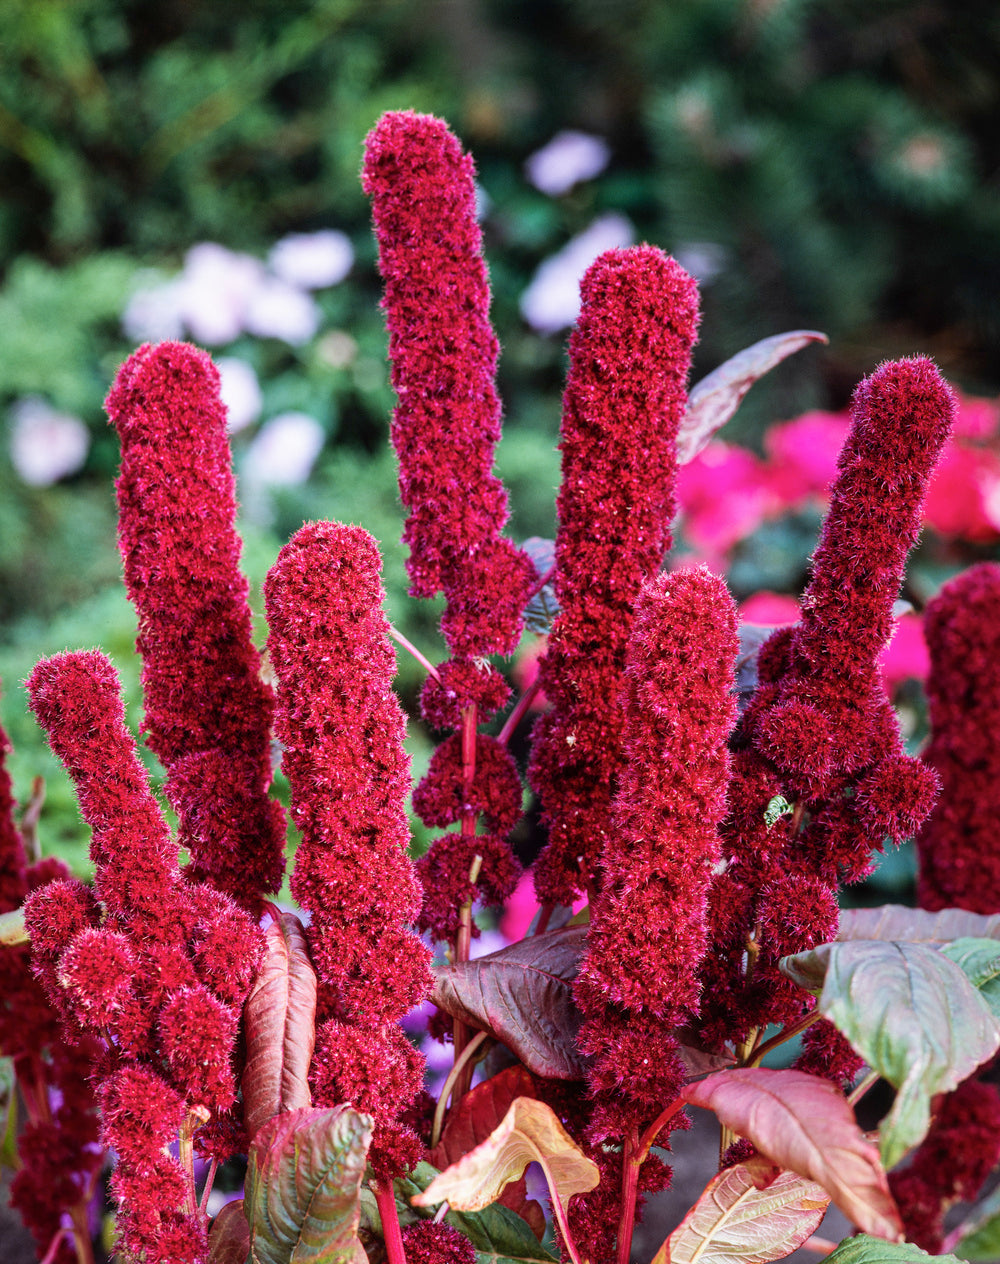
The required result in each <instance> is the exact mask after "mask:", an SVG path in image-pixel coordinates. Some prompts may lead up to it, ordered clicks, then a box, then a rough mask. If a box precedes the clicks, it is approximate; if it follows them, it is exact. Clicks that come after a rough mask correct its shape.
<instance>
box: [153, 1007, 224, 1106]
mask: <svg viewBox="0 0 1000 1264" xmlns="http://www.w3.org/2000/svg"><path fill="white" fill-rule="evenodd" d="M238 1021H239V1013H238V1012H237V1011H236V1010H233V1009H231V1008H230V1007H229V1006H228V1005H223V1003H222V1002H221V1001H220V1000H219V999H218V998H217V997H215V996H213V995H212V993H211V992H210V991H209V990H208V988H206V987H203V986H202V985H201V984H195V985H194V986H193V987H186V988H181V989H180V990H179V991H177V992H175V993H174V994H173V995H172V996H171V997H170V998H169V1000H168V1001H167V1002H166V1004H165V1005H164V1006H163V1008H162V1009H161V1010H160V1018H159V1036H160V1049H161V1051H162V1054H163V1057H164V1059H165V1061H166V1064H167V1066H168V1067H169V1068H170V1074H171V1075H172V1077H173V1079H174V1083H175V1084H176V1085H177V1086H178V1087H180V1088H183V1090H184V1093H185V1096H186V1097H187V1098H188V1099H189V1100H190V1101H192V1102H194V1103H195V1104H196V1105H200V1106H206V1107H208V1109H209V1110H225V1109H226V1107H228V1106H230V1105H231V1104H232V1102H233V1100H234V1099H235V1097H236V1081H235V1078H234V1076H233V1067H232V1063H231V1061H230V1051H231V1050H232V1047H233V1043H234V1041H235V1038H236V1025H237V1023H238Z"/></svg>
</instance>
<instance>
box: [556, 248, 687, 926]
mask: <svg viewBox="0 0 1000 1264" xmlns="http://www.w3.org/2000/svg"><path fill="white" fill-rule="evenodd" d="M581 298H582V310H581V314H580V319H579V321H578V323H577V326H576V329H575V330H574V332H573V334H572V336H571V338H570V343H569V356H570V370H569V376H568V378H567V382H566V393H565V397H564V405H563V421H562V441H561V447H562V454H563V460H562V465H563V478H562V487H561V490H560V492H559V499H558V503H557V509H558V515H559V528H558V533H557V536H556V562H557V567H558V569H557V572H556V592H557V595H558V598H559V604H560V614H559V616H558V617H557V619H556V621H555V624H554V626H553V628H552V633H551V635H550V637H549V643H548V649H547V652H546V654H545V656H544V657H543V658H542V660H541V665H540V679H541V683H542V687H543V689H544V690H545V693H546V695H547V696H548V697H549V699H550V700H551V701H552V702H553V703H554V706H555V711H554V713H553V714H552V716H550V717H546V719H545V720H544V721H543V722H542V723H541V724H540V725H538V726H537V727H536V730H535V739H534V754H533V758H532V768H531V781H532V785H533V786H534V787H535V789H536V791H537V792H538V794H539V797H540V798H541V801H542V808H543V814H544V818H545V820H546V822H547V824H548V826H549V829H550V842H549V845H548V847H547V848H546V850H545V851H544V852H543V853H542V856H541V857H540V858H539V861H538V862H537V864H536V868H535V889H536V891H537V893H538V898H539V900H541V901H543V902H544V901H547V900H561V901H566V902H572V899H573V897H574V895H575V894H576V892H578V891H581V890H583V889H584V888H585V887H586V886H587V881H588V879H587V875H588V874H590V875H596V874H597V872H598V869H599V866H600V855H601V848H602V846H603V844H604V840H605V839H606V838H607V836H608V827H609V814H610V806H611V785H612V782H613V779H614V776H615V774H616V773H617V771H618V766H619V762H620V759H621V749H620V747H621V712H620V694H621V690H622V674H623V671H624V662H625V646H626V643H627V641H628V638H629V633H630V629H631V625H632V606H633V603H634V602H635V600H636V597H637V596H638V593H639V589H640V587H641V585H642V583H643V581H644V580H646V579H648V578H649V577H650V576H652V575H654V574H655V573H656V572H657V570H658V569H659V567H660V564H661V562H662V560H663V556H664V553H665V552H666V550H667V549H668V548H669V545H670V530H669V525H670V520H671V518H672V517H673V513H674V484H675V476H676V437H677V427H678V425H679V423H680V420H681V417H682V416H683V414H684V409H685V406H686V401H687V392H686V381H687V375H688V370H689V367H690V360H691V348H692V346H693V344H694V341H695V334H696V330H697V325H698V303H697V289H696V286H695V283H694V281H693V280H692V279H691V278H690V277H689V276H688V275H687V273H686V272H684V271H683V269H682V268H680V267H679V266H678V265H677V264H676V263H675V262H674V261H673V260H672V259H668V258H667V257H666V256H665V255H664V254H662V253H661V252H660V251H658V250H656V249H654V248H653V247H651V246H639V247H635V248H633V249H629V250H612V251H608V252H607V253H606V254H604V255H602V256H601V257H600V258H599V259H598V260H597V262H596V263H594V264H593V265H592V266H591V267H590V269H589V270H588V272H587V274H586V276H585V277H584V279H583V282H582V285H581Z"/></svg>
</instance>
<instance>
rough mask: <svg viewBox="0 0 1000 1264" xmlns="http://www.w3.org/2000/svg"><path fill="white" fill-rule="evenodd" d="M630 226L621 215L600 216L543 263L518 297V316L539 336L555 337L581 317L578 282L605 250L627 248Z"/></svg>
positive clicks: (630, 240) (630, 231)
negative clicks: (551, 335)
mask: <svg viewBox="0 0 1000 1264" xmlns="http://www.w3.org/2000/svg"><path fill="white" fill-rule="evenodd" d="M633 236H634V234H633V230H632V225H631V224H630V223H629V221H628V220H627V219H626V218H625V216H624V215H616V214H609V215H602V216H600V218H598V219H595V220H594V222H593V223H592V224H591V225H590V227H589V228H586V229H584V231H583V232H582V233H580V234H579V235H578V236H576V237H573V238H572V239H571V240H570V241H568V242H567V243H566V245H565V246H563V248H562V250H560V251H559V252H558V253H557V254H554V255H552V256H550V257H549V258H548V259H546V260H544V261H543V262H542V263H541V264H540V265H539V267H538V270H537V271H536V272H535V275H534V277H532V279H531V283H530V284H529V285H528V288H527V289H526V290H525V291H524V293H523V294H522V295H521V314H522V316H523V317H524V319H525V320H526V321H527V322H528V324H529V325H531V327H532V328H533V329H536V330H537V331H538V332H539V333H542V334H554V333H558V332H559V330H560V329H566V328H567V327H568V326H570V325H572V324H573V323H574V321H575V320H576V318H577V317H578V316H579V315H580V281H581V279H582V277H583V274H584V273H585V272H586V271H587V269H588V268H589V267H590V265H591V264H592V263H593V262H594V260H595V259H596V258H597V257H598V255H601V254H603V253H604V252H605V250H617V249H620V248H621V247H623V246H630V245H631V244H632V239H633Z"/></svg>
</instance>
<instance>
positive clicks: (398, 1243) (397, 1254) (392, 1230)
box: [371, 1181, 406, 1264]
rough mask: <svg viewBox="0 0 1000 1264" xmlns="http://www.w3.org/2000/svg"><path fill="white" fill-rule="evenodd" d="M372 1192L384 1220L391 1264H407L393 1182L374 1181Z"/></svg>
mask: <svg viewBox="0 0 1000 1264" xmlns="http://www.w3.org/2000/svg"><path fill="white" fill-rule="evenodd" d="M371 1188H372V1192H373V1193H374V1195H375V1203H376V1206H377V1207H378V1214H379V1215H380V1216H381V1218H382V1234H383V1236H384V1237H385V1253H386V1255H387V1257H388V1260H389V1264H406V1252H405V1251H404V1250H403V1231H402V1229H400V1227H399V1213H398V1212H397V1211H396V1195H395V1193H394V1191H393V1188H392V1181H386V1182H382V1181H372V1182H371Z"/></svg>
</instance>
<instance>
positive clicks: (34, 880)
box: [0, 728, 102, 1264]
mask: <svg viewBox="0 0 1000 1264" xmlns="http://www.w3.org/2000/svg"><path fill="white" fill-rule="evenodd" d="M10 749H11V747H10V742H9V741H8V738H7V734H6V733H5V732H4V730H3V729H2V728H0V913H8V912H11V911H12V910H14V909H16V908H18V907H19V906H20V905H21V904H22V903H23V901H24V899H25V898H26V896H27V895H28V894H29V893H30V892H31V891H33V890H35V889H36V888H37V887H38V886H40V885H42V884H44V883H46V882H51V881H53V880H55V879H59V878H65V877H66V876H67V875H68V871H67V870H66V868H65V866H64V865H62V863H61V862H60V861H56V860H53V859H47V860H41V861H36V862H35V863H34V864H29V863H28V857H27V855H26V852H25V847H24V840H23V839H22V837H21V834H20V832H19V830H18V828H17V826H16V824H15V821H14V799H13V795H12V793H11V784H10V777H9V775H8V773H7V768H6V757H7V754H8V752H9V751H10ZM30 958H31V950H30V947H29V945H27V944H22V945H19V946H17V947H7V948H4V949H3V951H2V952H0V1056H2V1057H5V1058H11V1059H13V1062H14V1071H15V1074H16V1076H17V1082H18V1085H19V1087H20V1090H21V1097H22V1099H23V1101H24V1103H25V1106H26V1109H27V1122H26V1123H25V1125H24V1127H23V1129H22V1132H21V1135H20V1137H19V1140H18V1151H19V1155H20V1159H21V1166H20V1168H19V1170H18V1171H17V1172H16V1173H15V1175H14V1177H13V1180H12V1181H11V1195H10V1196H11V1205H12V1206H13V1207H16V1208H17V1210H18V1211H19V1212H20V1215H21V1218H22V1220H23V1221H24V1224H25V1226H26V1227H27V1228H28V1229H29V1230H30V1232H31V1234H32V1236H33V1237H34V1239H35V1245H36V1247H37V1249H38V1254H39V1257H42V1256H44V1255H45V1253H46V1252H47V1251H48V1250H49V1247H50V1245H51V1243H52V1241H53V1239H54V1237H55V1236H56V1234H57V1233H58V1232H59V1230H60V1228H61V1226H62V1224H63V1222H64V1217H67V1218H69V1219H70V1220H74V1221H76V1222H77V1223H80V1222H81V1221H83V1222H85V1221H86V1216H87V1204H88V1202H89V1199H90V1194H91V1192H92V1184H93V1182H94V1180H95V1179H96V1177H97V1174H98V1171H99V1169H100V1166H101V1158H102V1156H101V1152H100V1149H99V1147H98V1146H97V1144H96V1142H97V1139H98V1136H99V1132H100V1121H99V1120H98V1116H97V1103H96V1101H95V1100H94V1094H93V1092H92V1091H91V1089H90V1085H89V1083H88V1072H89V1070H90V1067H91V1065H92V1064H93V1062H94V1060H95V1058H96V1057H97V1055H98V1052H99V1046H98V1044H97V1042H96V1041H94V1040H93V1039H91V1038H88V1037H86V1036H78V1037H77V1038H76V1039H72V1040H66V1039H65V1038H64V1037H63V1034H62V1032H61V1031H60V1024H59V1018H58V1015H57V1013H56V1012H55V1010H54V1009H53V1008H52V1006H51V1005H50V1004H49V1002H48V999H47V997H46V996H45V993H44V991H43V990H42V987H41V985H40V984H39V982H38V980H37V979H36V978H35V977H34V975H33V974H32V972H31V960H30ZM50 1258H51V1259H52V1261H53V1264H72V1262H73V1261H74V1260H75V1258H76V1253H75V1251H74V1250H73V1247H72V1245H71V1243H70V1242H68V1241H66V1240H65V1239H64V1240H63V1242H62V1243H61V1245H60V1246H59V1247H58V1248H57V1251H56V1254H55V1255H54V1256H51V1257H50Z"/></svg>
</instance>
